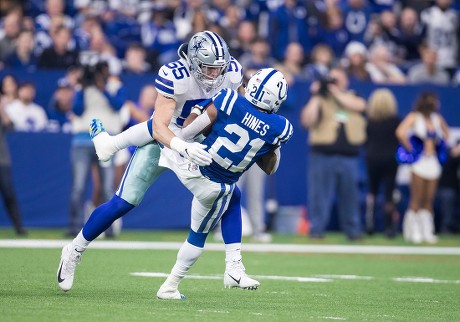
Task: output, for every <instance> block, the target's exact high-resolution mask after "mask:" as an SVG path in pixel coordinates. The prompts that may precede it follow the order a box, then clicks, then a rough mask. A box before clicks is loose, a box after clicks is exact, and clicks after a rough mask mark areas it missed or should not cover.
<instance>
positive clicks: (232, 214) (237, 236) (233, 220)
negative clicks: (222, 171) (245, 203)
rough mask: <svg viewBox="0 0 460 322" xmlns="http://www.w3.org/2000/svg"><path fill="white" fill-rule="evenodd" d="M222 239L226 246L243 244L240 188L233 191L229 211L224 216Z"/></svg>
mask: <svg viewBox="0 0 460 322" xmlns="http://www.w3.org/2000/svg"><path fill="white" fill-rule="evenodd" d="M221 229H222V238H223V239H224V243H225V244H233V243H241V237H242V234H243V232H242V223H241V191H240V189H239V188H238V186H235V189H234V190H233V195H232V198H231V199H230V204H229V205H228V208H227V210H226V211H225V212H224V214H223V215H222V221H221Z"/></svg>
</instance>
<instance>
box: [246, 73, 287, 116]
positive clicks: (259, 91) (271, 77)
mask: <svg viewBox="0 0 460 322" xmlns="http://www.w3.org/2000/svg"><path fill="white" fill-rule="evenodd" d="M287 92H288V85H287V82H286V79H285V78H284V75H283V74H282V73H281V72H280V71H278V70H276V69H274V68H263V69H259V70H258V71H257V73H255V74H254V75H253V76H252V77H251V78H250V79H249V81H248V85H247V86H246V89H245V94H244V97H246V99H247V100H248V101H249V102H251V103H252V104H254V105H255V106H257V107H258V108H260V109H262V110H265V111H267V112H268V113H272V112H275V113H276V112H277V111H278V109H279V107H280V105H281V103H283V102H284V101H285V100H286V98H287Z"/></svg>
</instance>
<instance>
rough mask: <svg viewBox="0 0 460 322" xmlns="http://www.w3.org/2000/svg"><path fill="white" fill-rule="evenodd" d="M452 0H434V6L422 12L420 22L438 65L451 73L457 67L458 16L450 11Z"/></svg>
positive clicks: (453, 11)
mask: <svg viewBox="0 0 460 322" xmlns="http://www.w3.org/2000/svg"><path fill="white" fill-rule="evenodd" d="M451 5H452V0H436V2H435V4H434V5H433V6H432V7H430V8H428V9H425V10H423V12H422V13H421V20H422V22H423V24H425V26H426V28H427V31H426V35H427V44H428V46H429V47H431V48H433V49H436V51H437V52H438V65H439V66H441V67H442V68H448V69H450V70H451V71H452V72H453V70H452V69H453V68H455V67H456V66H457V52H458V32H459V30H458V29H459V23H458V14H457V12H456V11H455V10H454V9H451V8H450V6H451Z"/></svg>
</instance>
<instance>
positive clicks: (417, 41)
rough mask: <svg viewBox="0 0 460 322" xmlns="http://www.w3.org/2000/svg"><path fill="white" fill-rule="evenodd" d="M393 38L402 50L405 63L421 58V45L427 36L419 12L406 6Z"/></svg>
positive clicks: (408, 64)
mask: <svg viewBox="0 0 460 322" xmlns="http://www.w3.org/2000/svg"><path fill="white" fill-rule="evenodd" d="M391 36H393V38H392V39H393V40H394V41H395V42H396V43H397V44H398V46H399V48H400V50H401V58H402V59H403V60H404V62H403V63H404V65H406V66H410V65H412V64H413V63H414V62H417V61H418V60H420V53H419V52H420V50H419V49H420V46H422V45H423V42H424V40H425V37H426V29H425V28H424V26H423V25H422V24H421V23H420V21H419V19H418V15H417V12H416V11H415V10H414V9H412V8H410V7H406V8H404V10H403V11H402V12H401V15H400V17H399V24H398V29H397V32H396V33H395V34H392V35H391Z"/></svg>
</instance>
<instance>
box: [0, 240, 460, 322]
mask: <svg viewBox="0 0 460 322" xmlns="http://www.w3.org/2000/svg"><path fill="white" fill-rule="evenodd" d="M31 235H32V236H33V234H31ZM185 235H186V233H184V232H182V233H178V234H172V235H171V236H172V237H165V236H167V235H162V236H163V237H161V238H159V239H160V240H161V239H168V238H169V239H171V240H170V241H181V240H183V238H185ZM2 237H3V238H5V237H4V236H2ZM178 237H180V238H179V239H178ZM122 239H123V238H122ZM140 239H141V240H142V238H140ZM1 241H2V240H1V239H0V242H1ZM3 241H4V240H3ZM29 241H31V242H32V244H33V243H34V241H33V240H29ZM399 243H401V242H399ZM454 243H455V244H457V245H449V246H457V248H456V249H457V251H458V242H457V241H454ZM396 244H398V242H397V241H396ZM448 244H449V243H448ZM94 245H95V244H94ZM248 246H249V245H248ZM350 247H351V248H350V249H353V247H355V246H350ZM421 248H422V247H415V248H414V249H421ZM60 251H61V250H60V248H57V247H56V248H9V247H0V259H1V265H0V312H1V315H0V321H327V320H335V321H460V256H459V255H410V254H387V255H383V254H378V251H376V252H375V253H374V254H350V253H348V254H344V253H342V254H340V253H337V254H336V253H330V254H324V253H311V252H309V253H303V252H271V251H270V245H267V251H266V252H263V251H262V252H261V251H258V252H249V251H244V246H243V259H244V263H245V265H246V271H247V273H248V274H249V275H252V276H256V278H257V279H258V280H259V281H260V283H261V286H260V288H259V289H258V290H256V291H246V290H240V289H224V286H223V278H222V274H223V271H224V252H223V251H212V250H208V251H206V250H205V252H204V253H203V255H202V257H201V258H200V259H199V260H198V262H197V263H196V264H195V266H194V267H193V268H192V270H191V271H190V273H189V276H190V278H186V279H184V280H183V281H182V283H181V285H180V291H181V292H182V293H183V294H185V295H186V297H187V299H186V300H178V301H165V300H159V299H157V298H156V296H155V294H156V291H157V289H158V287H159V286H160V285H161V284H162V282H163V281H164V277H162V276H163V274H166V273H168V272H169V271H170V269H171V267H172V265H173V264H174V261H175V257H176V253H177V251H176V250H158V249H132V250H129V249H128V250H127V249H104V248H97V247H93V248H89V249H88V251H87V252H86V253H85V254H84V256H83V258H82V262H81V263H80V264H79V265H78V267H77V271H76V276H75V283H74V287H73V289H72V290H71V291H69V292H68V293H64V292H62V291H60V290H59V289H58V287H57V284H56V270H57V266H58V263H59V258H60ZM152 275H154V276H160V277H151V276H152Z"/></svg>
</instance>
